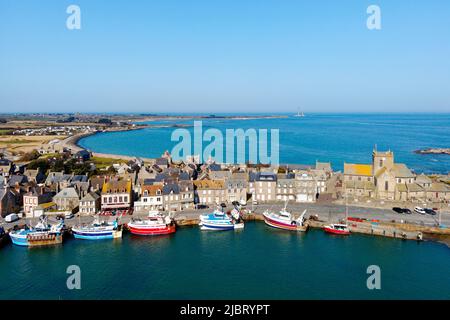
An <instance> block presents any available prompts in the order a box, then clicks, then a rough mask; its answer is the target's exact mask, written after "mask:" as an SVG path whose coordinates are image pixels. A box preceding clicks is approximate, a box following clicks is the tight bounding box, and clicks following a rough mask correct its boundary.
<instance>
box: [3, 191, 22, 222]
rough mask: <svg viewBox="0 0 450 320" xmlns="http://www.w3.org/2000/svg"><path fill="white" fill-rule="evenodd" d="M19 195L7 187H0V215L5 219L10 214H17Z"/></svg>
mask: <svg viewBox="0 0 450 320" xmlns="http://www.w3.org/2000/svg"><path fill="white" fill-rule="evenodd" d="M19 197H20V194H19V193H18V192H17V191H16V190H15V189H12V188H10V187H9V186H3V185H1V186H0V215H1V216H2V217H6V216H7V215H8V214H10V213H14V212H19V210H20V199H19Z"/></svg>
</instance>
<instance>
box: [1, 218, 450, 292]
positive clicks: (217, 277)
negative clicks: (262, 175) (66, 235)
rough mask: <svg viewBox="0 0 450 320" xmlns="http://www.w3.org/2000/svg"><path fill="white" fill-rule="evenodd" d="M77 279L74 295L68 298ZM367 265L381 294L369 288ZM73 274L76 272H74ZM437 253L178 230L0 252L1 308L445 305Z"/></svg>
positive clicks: (252, 228)
mask: <svg viewBox="0 0 450 320" xmlns="http://www.w3.org/2000/svg"><path fill="white" fill-rule="evenodd" d="M70 266H76V267H77V268H79V271H80V273H79V274H80V278H79V280H80V281H79V284H80V289H68V287H67V282H68V281H69V284H73V282H72V280H71V278H70V277H71V276H72V275H73V274H72V272H71V271H70V270H71V269H69V273H67V271H68V268H69V267H70ZM373 266H375V268H376V269H377V270H378V271H379V273H377V274H378V275H379V279H378V280H379V281H378V282H377V284H378V285H379V289H369V287H370V286H369V287H368V286H367V283H368V282H369V283H370V284H373V282H372V280H371V279H369V278H370V277H371V276H372V275H373V271H372V270H373V268H374V267H373ZM71 268H73V267H71ZM449 270H450V249H449V248H448V247H447V246H445V245H444V244H440V243H434V242H416V241H407V240H399V239H397V240H394V239H388V238H382V237H373V236H365V235H357V234H352V235H350V236H347V237H343V236H333V235H329V234H325V233H324V232H323V231H321V230H310V231H309V232H307V233H292V232H290V231H284V230H278V229H273V228H271V227H268V226H266V225H265V224H264V223H263V222H256V221H255V222H247V223H246V225H245V228H244V229H243V230H239V231H223V232H217V231H201V230H199V228H198V227H180V228H179V229H178V231H177V232H176V233H175V234H172V235H166V236H159V237H145V236H134V235H130V234H124V237H123V238H122V239H116V240H101V241H89V240H75V239H67V240H66V241H65V242H64V243H63V244H62V245H60V246H57V247H51V248H50V247H47V248H24V247H17V246H13V245H8V246H6V247H4V248H3V249H1V250H0V274H1V275H2V276H1V281H0V285H1V290H0V299H55V300H60V299H64V300H65V299H450V273H449Z"/></svg>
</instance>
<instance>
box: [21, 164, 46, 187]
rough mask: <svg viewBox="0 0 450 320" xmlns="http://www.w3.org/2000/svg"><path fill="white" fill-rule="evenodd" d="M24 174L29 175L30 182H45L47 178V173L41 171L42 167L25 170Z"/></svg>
mask: <svg viewBox="0 0 450 320" xmlns="http://www.w3.org/2000/svg"><path fill="white" fill-rule="evenodd" d="M24 176H26V177H27V180H28V181H29V182H34V183H36V184H39V183H43V182H44V181H45V179H46V176H45V174H44V173H43V172H42V171H41V169H40V168H38V169H34V170H31V169H26V170H25V172H24Z"/></svg>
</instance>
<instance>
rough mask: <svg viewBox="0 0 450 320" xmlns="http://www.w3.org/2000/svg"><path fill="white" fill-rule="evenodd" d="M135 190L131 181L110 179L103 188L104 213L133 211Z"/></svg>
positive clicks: (102, 203)
mask: <svg viewBox="0 0 450 320" xmlns="http://www.w3.org/2000/svg"><path fill="white" fill-rule="evenodd" d="M132 205H133V189H132V183H131V180H125V179H120V180H119V179H110V180H108V181H105V183H104V184H103V187H102V200H101V209H102V211H123V213H127V212H129V211H130V210H131V209H132Z"/></svg>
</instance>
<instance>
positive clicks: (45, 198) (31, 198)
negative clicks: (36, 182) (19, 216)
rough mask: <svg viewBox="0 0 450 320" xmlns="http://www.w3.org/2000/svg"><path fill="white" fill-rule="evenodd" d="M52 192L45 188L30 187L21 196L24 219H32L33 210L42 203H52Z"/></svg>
mask: <svg viewBox="0 0 450 320" xmlns="http://www.w3.org/2000/svg"><path fill="white" fill-rule="evenodd" d="M54 194H55V193H54V192H50V191H48V189H47V188H45V187H40V186H36V187H30V188H29V190H28V192H26V193H25V194H24V195H23V211H24V213H25V216H26V217H34V209H35V208H36V207H37V206H39V205H40V204H43V203H48V202H51V201H52V198H53V195H54Z"/></svg>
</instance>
